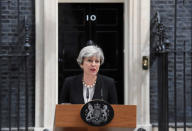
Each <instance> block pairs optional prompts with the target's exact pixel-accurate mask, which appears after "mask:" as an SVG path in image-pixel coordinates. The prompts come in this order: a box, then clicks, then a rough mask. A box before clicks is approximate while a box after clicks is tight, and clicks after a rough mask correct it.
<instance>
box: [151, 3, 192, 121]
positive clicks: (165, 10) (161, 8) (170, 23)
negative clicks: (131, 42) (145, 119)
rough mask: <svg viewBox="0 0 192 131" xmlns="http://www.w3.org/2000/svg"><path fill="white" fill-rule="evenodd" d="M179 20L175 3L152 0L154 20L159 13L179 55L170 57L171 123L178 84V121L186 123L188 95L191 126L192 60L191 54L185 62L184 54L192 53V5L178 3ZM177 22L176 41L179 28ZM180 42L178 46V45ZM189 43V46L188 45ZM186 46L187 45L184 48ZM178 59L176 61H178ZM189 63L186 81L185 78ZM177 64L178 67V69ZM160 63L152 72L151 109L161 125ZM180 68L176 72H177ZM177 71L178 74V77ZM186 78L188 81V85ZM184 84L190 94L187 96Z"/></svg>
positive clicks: (154, 66)
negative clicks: (159, 103) (159, 99)
mask: <svg viewBox="0 0 192 131" xmlns="http://www.w3.org/2000/svg"><path fill="white" fill-rule="evenodd" d="M177 4H178V5H177V8H176V9H177V16H176V21H175V0H151V19H152V17H153V13H154V12H155V11H158V12H159V13H160V16H161V22H162V23H163V24H164V25H165V27H166V33H167V36H168V39H169V40H170V42H171V47H170V48H171V50H174V49H176V50H177V53H176V55H174V53H169V55H168V90H169V121H170V122H174V107H175V104H174V93H175V90H174V82H175V83H176V97H177V99H176V103H177V106H176V110H177V121H178V122H183V121H184V94H185V96H186V114H187V115H186V116H187V122H192V119H191V118H192V88H191V87H192V82H191V80H192V78H191V76H192V74H191V72H192V71H191V67H192V65H191V64H192V57H191V53H186V54H185V58H184V53H183V50H184V48H185V49H186V50H187V51H191V50H192V1H191V0H177ZM175 22H176V25H177V26H176V39H175V35H174V32H175V27H174V24H175ZM175 40H176V42H175ZM184 41H185V42H184ZM184 43H185V45H184ZM174 59H176V61H175V60H174ZM184 59H185V61H186V62H185V77H184V73H183V72H184ZM175 64H176V66H175ZM157 67H158V66H157V59H156V60H155V62H154V63H153V65H151V69H150V98H151V99H150V106H151V122H152V123H156V122H157V121H158V99H157V98H158V88H157V76H158V74H157ZM175 67H176V68H175ZM174 71H176V73H174ZM184 78H185V81H184ZM184 83H185V87H186V91H185V93H184Z"/></svg>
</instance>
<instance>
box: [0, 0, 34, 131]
mask: <svg viewBox="0 0 192 131" xmlns="http://www.w3.org/2000/svg"><path fill="white" fill-rule="evenodd" d="M34 4H35V3H34V0H1V1H0V33H1V35H0V119H1V120H0V127H2V128H7V127H10V126H11V127H18V126H20V127H24V126H26V125H27V123H28V126H29V127H33V126H34V115H35V73H34V72H35V35H34V33H35V6H34ZM25 25H26V26H27V25H28V27H29V30H28V31H25ZM26 34H29V35H30V37H29V43H30V44H31V47H30V48H29V50H28V52H29V55H28V56H26V51H25V50H24V44H25V42H26V41H25V40H26V39H25V38H26ZM25 58H26V59H25Z"/></svg>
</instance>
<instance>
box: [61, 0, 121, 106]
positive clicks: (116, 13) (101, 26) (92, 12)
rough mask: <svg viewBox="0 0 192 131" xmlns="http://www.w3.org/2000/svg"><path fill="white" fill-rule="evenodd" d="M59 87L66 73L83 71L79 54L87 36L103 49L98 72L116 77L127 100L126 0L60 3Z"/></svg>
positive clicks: (119, 96)
mask: <svg viewBox="0 0 192 131" xmlns="http://www.w3.org/2000/svg"><path fill="white" fill-rule="evenodd" d="M58 9H59V11H58V12H59V27H58V28H59V54H58V55H59V89H61V87H62V84H63V80H64V79H65V77H67V76H71V75H75V74H79V73H81V69H80V68H79V66H78V64H77V62H76V58H77V56H78V53H79V51H80V49H81V48H82V47H84V46H86V43H87V41H88V40H93V41H94V42H95V43H96V44H97V45H98V46H100V47H101V48H102V49H103V52H104V56H105V62H104V65H102V66H101V68H100V71H99V73H100V74H104V75H107V76H110V77H112V78H114V79H115V81H116V88H117V92H118V101H119V103H120V104H123V103H124V74H123V73H124V67H123V65H124V64H123V4H121V3H75V4H74V3H73V4H69V3H59V8H58Z"/></svg>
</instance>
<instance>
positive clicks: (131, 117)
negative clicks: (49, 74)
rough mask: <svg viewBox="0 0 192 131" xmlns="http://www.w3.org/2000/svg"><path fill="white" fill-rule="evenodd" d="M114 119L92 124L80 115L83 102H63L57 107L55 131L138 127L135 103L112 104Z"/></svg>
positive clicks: (90, 130) (103, 130)
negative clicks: (95, 124) (105, 122)
mask: <svg viewBox="0 0 192 131" xmlns="http://www.w3.org/2000/svg"><path fill="white" fill-rule="evenodd" d="M111 106H112V107H113V110H114V118H113V120H112V121H111V122H110V123H108V124H107V125H105V126H98V127H97V126H96V127H95V126H90V125H88V124H87V123H85V122H84V121H83V120H82V119H81V116H80V111H81V108H82V107H83V104H61V105H56V109H55V122H54V130H55V131H107V129H108V128H113V127H118V128H136V106H135V105H111Z"/></svg>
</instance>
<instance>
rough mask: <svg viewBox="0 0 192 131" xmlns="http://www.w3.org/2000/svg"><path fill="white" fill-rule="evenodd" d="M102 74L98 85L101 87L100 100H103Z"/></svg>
mask: <svg viewBox="0 0 192 131" xmlns="http://www.w3.org/2000/svg"><path fill="white" fill-rule="evenodd" d="M102 77H103V76H101V83H100V87H101V100H103V87H102V85H103V79H102Z"/></svg>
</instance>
